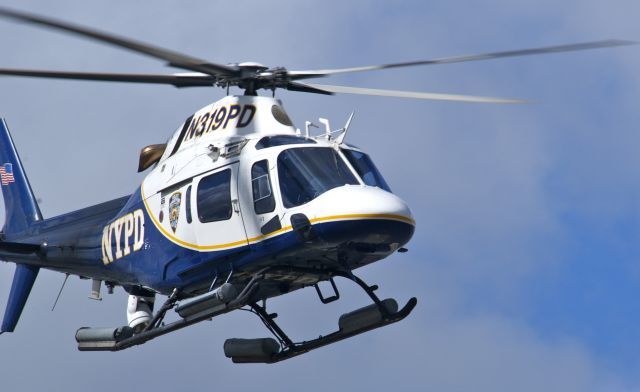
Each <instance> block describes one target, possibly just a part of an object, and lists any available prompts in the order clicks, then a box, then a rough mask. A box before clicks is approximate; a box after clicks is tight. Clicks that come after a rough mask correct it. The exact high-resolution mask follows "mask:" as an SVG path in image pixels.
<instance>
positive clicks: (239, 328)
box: [0, 0, 640, 391]
mask: <svg viewBox="0 0 640 392" xmlns="http://www.w3.org/2000/svg"><path fill="white" fill-rule="evenodd" d="M3 4H4V5H8V6H13V7H19V8H20V9H23V10H30V11H34V12H40V13H43V14H46V15H51V16H55V17H60V18H64V19H68V20H71V21H75V22H78V23H82V24H86V25H89V26H94V27H96V28H100V29H104V30H107V31H112V32H117V33H120V34H122V35H125V36H130V37H134V38H137V39H140V40H143V41H147V42H150V43H154V44H157V45H160V46H165V47H168V48H172V49H176V50H180V51H184V52H186V53H189V54H193V55H196V56H198V57H204V58H208V59H211V60H212V61H216V62H222V63H225V62H241V61H259V62H262V63H264V64H267V65H270V66H276V65H282V66H287V67H289V68H292V69H313V68H326V67H342V66H355V65H366V64H378V63H387V62H395V61H410V60H414V59H423V58H434V57H441V56H449V55H458V54H473V53H480V52H487V51H496V50H509V49H516V48H523V47H536V46H544V45H554V44H563V43H573V42H582V41H589V40H599V39H608V38H621V39H630V40H640V27H638V24H637V16H638V15H639V14H640V5H638V4H637V3H636V2H632V1H612V2H606V3H605V2H599V1H595V0H594V1H591V0H585V1H577V0H568V1H564V2H561V4H558V2H554V1H549V0H538V1H505V0H493V1H430V2H423V1H405V2H399V1H388V2H383V1H371V2H368V1H351V2H348V3H346V4H345V2H338V1H329V2H322V3H318V4H314V3H301V2H293V1H275V2H273V1H272V2H268V3H255V2H248V1H245V2H233V4H232V2H212V1H188V2H181V3H178V2H172V1H160V2H154V5H153V6H150V5H135V4H131V2H125V1H115V2H114V1H109V2H107V1H96V2H92V3H91V4H88V3H77V2H71V1H59V2H56V3H55V5H54V4H52V3H50V2H45V1H5V2H4V3H3ZM0 37H1V38H0V51H2V53H3V56H2V60H1V61H0V62H1V66H2V67H25V68H38V67H41V68H53V69H72V70H95V71H132V72H147V71H148V72H162V71H165V70H168V69H167V68H166V67H164V66H163V64H160V63H159V62H157V61H153V60H150V59H146V58H144V57H141V56H138V55H135V54H132V53H128V52H126V51H122V50H118V49H114V48H110V47H105V46H102V45H100V44H96V43H93V42H89V41H84V40H81V39H77V38H75V37H69V36H65V35H61V34H58V33H53V32H48V31H45V30H42V29H38V28H35V27H31V26H24V25H19V24H17V23H13V22H11V21H4V20H0ZM639 66H640V46H638V47H626V48H616V49H609V50H597V51H590V52H583V53H567V54H561V55H548V56H539V57H525V58H519V59H505V60H500V61H487V62H476V63H467V64H452V65H446V66H434V67H417V68H414V69H405V70H389V71H382V72H370V73H363V74H357V75H356V74H353V75H344V76H341V77H335V78H332V79H330V80H329V79H328V80H319V81H318V83H325V82H326V83H327V84H345V85H354V86H362V87H372V88H389V89H405V90H416V91H430V92H431V91H432V92H450V93H462V94H477V95H493V96H505V97H517V98H528V99H531V100H533V101H535V102H534V103H533V104H530V105H523V106H493V105H472V104H455V103H442V102H416V101H410V100H403V99H386V98H379V97H358V96H347V95H342V96H335V97H323V96H309V95H301V94H295V93H288V92H281V93H279V97H280V98H281V99H282V100H283V101H284V105H285V107H286V108H287V110H288V112H289V115H290V116H291V117H292V119H293V120H294V122H295V123H296V124H297V125H298V126H302V125H303V124H304V121H305V120H315V119H316V118H317V117H319V116H322V117H327V118H329V119H330V120H331V121H332V123H333V124H335V125H338V124H341V123H342V122H343V121H345V120H346V118H347V116H348V114H349V113H350V112H351V110H355V111H356V117H355V119H354V123H353V125H352V128H351V130H350V133H349V136H348V139H349V140H348V141H349V142H351V143H354V144H356V145H358V146H361V147H363V148H365V149H366V150H367V151H369V152H370V153H371V155H372V156H373V157H374V159H375V160H376V162H377V164H378V166H379V168H380V169H381V171H382V172H383V174H384V175H385V177H386V178H387V181H388V182H389V184H390V185H391V187H392V189H393V190H394V191H395V192H396V193H397V194H399V195H400V196H401V197H403V198H404V199H405V200H406V201H407V202H408V203H409V205H410V206H411V208H412V210H413V212H414V215H415V217H416V219H417V221H418V227H417V231H416V234H415V236H414V238H413V240H412V242H411V243H410V244H409V246H408V247H409V249H410V251H409V253H407V254H404V255H394V256H392V257H390V258H389V259H387V260H385V261H382V262H379V263H377V264H375V265H372V266H369V267H366V268H364V269H363V270H362V271H359V274H360V275H361V276H363V277H364V278H365V279H367V280H368V281H371V282H372V283H378V284H380V286H381V292H382V294H383V295H385V296H394V297H397V298H398V299H400V300H406V299H408V298H409V297H411V296H414V295H415V296H417V297H418V299H419V304H418V307H417V309H416V311H415V312H414V314H412V315H411V316H410V317H409V318H408V319H406V320H405V321H403V322H402V323H399V324H396V325H394V326H390V327H388V328H384V329H382V330H377V331H374V332H372V333H370V334H367V335H365V336H360V337H357V338H354V339H351V340H349V341H345V342H343V343H340V344H337V345H333V346H330V347H328V348H324V349H321V350H318V351H315V352H313V353H310V354H308V355H305V356H302V357H299V358H296V359H293V360H291V361H287V362H284V363H281V364H277V365H273V366H263V365H248V366H240V365H233V364H231V363H230V362H229V361H228V360H227V359H226V358H224V356H223V354H222V343H223V341H224V339H226V338H228V337H261V336H266V335H264V334H265V332H264V331H263V329H262V328H261V324H260V323H259V321H258V320H256V319H254V318H251V317H250V316H249V315H248V314H244V313H245V312H240V313H242V314H231V315H228V316H225V317H222V318H220V319H217V320H215V321H213V322H211V323H203V324H202V325H198V326H195V327H193V328H192V329H188V330H184V331H181V332H178V333H176V334H174V335H171V336H168V337H164V338H160V339H158V340H156V341H153V342H151V343H149V344H147V345H145V346H142V347H138V348H134V349H132V350H130V351H125V352H122V353H116V354H110V353H79V352H77V351H76V348H75V341H74V339H73V335H74V332H75V330H76V329H77V328H78V327H80V326H85V325H91V326H101V325H116V324H120V323H122V322H124V317H125V306H126V295H125V293H124V292H123V291H122V290H119V291H117V292H116V293H115V294H114V295H112V296H106V297H105V299H104V300H103V301H102V302H101V303H97V302H92V301H90V300H88V299H86V296H87V295H88V293H89V289H90V285H89V283H88V282H87V281H80V280H78V279H77V278H74V279H70V280H69V283H68V285H67V288H66V289H65V291H64V293H63V294H62V297H61V300H60V303H59V304H58V308H57V309H56V311H55V312H53V313H52V312H51V311H50V307H51V304H52V303H53V300H54V299H55V295H56V294H57V290H58V288H59V286H60V284H61V283H62V280H63V276H61V275H57V274H54V273H42V274H41V275H40V276H39V278H38V282H37V283H36V287H35V288H34V291H33V293H32V296H31V298H30V300H29V303H28V305H27V309H26V311H25V313H24V314H23V317H22V319H21V322H20V324H19V326H18V329H17V331H16V333H14V334H12V335H3V336H1V337H0V369H2V370H0V374H1V375H2V380H3V381H2V382H3V383H4V384H5V385H6V386H7V389H8V390H9V389H10V390H33V389H34V388H36V387H40V388H46V387H50V386H51V385H56V386H58V387H59V388H66V389H68V390H80V389H81V388H82V389H86V388H89V387H91V389H92V390H96V391H102V390H113V389H116V388H121V389H122V388H126V389H130V388H131V386H132V385H137V386H140V387H142V386H144V387H149V388H154V389H157V390H165V389H175V388H178V387H179V388H182V389H184V388H187V387H191V388H198V389H202V388H221V387H233V388H234V389H236V390H253V389H255V388H258V387H263V386H265V385H266V386H270V385H273V388H274V389H275V388H276V387H277V388H278V389H283V390H294V389H299V386H300V385H304V387H305V389H307V390H311V391H316V390H317V391H326V390H327V389H329V388H334V389H338V390H342V389H347V388H349V389H353V388H357V387H359V388H360V387H368V388H371V389H373V390H380V389H383V388H394V389H396V390H403V391H404V390H406V391H416V390H420V391H423V390H439V391H462V390H491V391H502V390H505V391H507V390H508V391H513V390H519V391H527V390H532V391H540V390H563V391H567V390H569V391H571V390H576V391H588V390H638V389H640V378H639V377H638V374H640V372H639V370H640V355H639V354H638V352H640V350H639V348H640V343H638V342H640V332H639V331H640V329H639V328H637V325H638V324H640V312H639V310H640V305H639V303H640V301H638V300H637V297H638V295H637V294H638V293H640V266H639V264H638V261H639V256H640V245H638V244H640V241H639V240H640V201H639V200H640V169H639V167H640V165H639V163H640V158H639V157H640V154H638V153H637V150H638V146H640V136H639V134H638V124H640V121H639V120H640V118H639V116H640V115H639V114H638V110H637V102H638V98H637V97H638V95H639V93H640V89H639V87H640V78H639V77H638V73H637V70H638V69H639ZM0 91H1V93H0V115H1V116H3V117H5V118H6V119H7V121H8V124H9V127H10V128H11V131H12V134H13V137H14V140H15V142H16V144H17V147H18V149H19V151H20V154H21V156H22V158H23V161H24V163H25V166H26V170H27V174H28V175H29V178H30V180H31V183H32V186H33V188H34V191H35V192H36V194H37V195H38V197H40V198H41V199H42V204H41V208H42V210H43V213H44V214H45V215H46V216H54V215H56V214H59V213H62V212H65V211H68V210H71V209H75V208H80V207H83V206H86V205H90V204H94V203H98V202H100V201H103V200H106V199H111V198H115V197H118V196H121V195H124V194H127V193H130V192H132V191H133V190H134V189H135V188H136V186H137V184H138V183H139V182H140V181H141V179H142V176H141V175H139V174H136V173H135V169H136V167H137V155H138V152H139V150H140V148H141V147H143V146H145V145H147V144H152V143H158V142H162V141H164V140H165V139H166V138H167V137H168V136H169V135H170V134H171V133H172V131H173V130H174V129H175V127H176V126H177V125H178V124H179V123H180V122H181V121H183V120H184V118H186V117H187V116H188V115H190V114H191V113H192V112H194V111H196V110H197V109H199V108H200V107H203V106H205V105H206V104H208V103H210V102H213V101H215V100H217V99H219V98H221V97H222V96H223V92H222V91H218V90H213V89H211V90H209V89H192V90H177V89H173V88H171V87H164V86H127V85H120V84H103V83H90V82H61V81H45V80H31V79H18V78H2V79H0ZM12 272H13V266H11V265H9V264H2V265H0V305H2V304H3V303H4V301H6V297H7V295H8V291H9V285H10V281H11V275H12ZM341 288H344V289H343V291H344V292H345V295H344V299H343V300H341V301H339V302H340V303H338V304H332V305H327V306H324V305H321V304H319V302H318V301H317V300H316V299H315V294H314V293H313V292H312V291H310V290H303V291H301V292H298V293H295V294H293V295H290V296H287V297H283V298H280V299H278V300H276V301H273V306H274V310H276V311H278V313H279V314H280V315H281V320H282V324H283V325H285V326H287V327H288V328H289V329H290V330H291V331H292V334H293V335H294V336H296V337H298V338H304V337H309V336H313V335H315V334H317V333H318V332H320V331H329V330H331V329H333V328H334V327H335V324H336V320H337V317H338V315H339V314H340V313H342V312H344V311H347V310H351V309H354V308H356V307H359V306H362V305H363V303H364V298H363V297H362V295H361V294H360V293H358V292H357V291H355V290H352V289H350V288H348V286H346V285H341ZM34 374H40V376H39V377H35V376H34Z"/></svg>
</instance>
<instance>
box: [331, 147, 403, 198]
mask: <svg viewBox="0 0 640 392" xmlns="http://www.w3.org/2000/svg"><path fill="white" fill-rule="evenodd" d="M341 150H342V153H343V154H344V155H345V156H346V157H347V159H348V160H349V163H351V166H353V168H354V169H356V172H358V174H359V175H360V177H362V181H363V182H364V183H365V184H367V185H370V186H377V187H378V188H382V189H384V190H385V191H387V192H391V188H389V185H387V182H386V181H385V180H384V177H382V174H380V172H379V171H378V169H377V168H376V166H375V165H374V164H373V161H372V160H371V158H370V157H369V155H367V154H365V153H363V152H360V151H356V150H348V149H346V148H343V149H341Z"/></svg>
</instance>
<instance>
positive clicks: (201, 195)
mask: <svg viewBox="0 0 640 392" xmlns="http://www.w3.org/2000/svg"><path fill="white" fill-rule="evenodd" d="M197 203H198V218H199V219H200V222H202V223H206V222H216V221H221V220H227V219H229V218H231V214H232V213H233V208H232V207H231V170H230V169H227V170H225V171H221V172H219V173H215V174H212V175H210V176H207V177H204V178H203V179H201V180H200V183H199V184H198V194H197Z"/></svg>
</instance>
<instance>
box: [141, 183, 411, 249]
mask: <svg viewBox="0 0 640 392" xmlns="http://www.w3.org/2000/svg"><path fill="white" fill-rule="evenodd" d="M140 193H141V196H142V200H143V202H144V207H145V209H146V210H147V214H148V215H149V216H150V217H151V220H152V221H153V223H154V225H155V226H156V228H157V229H158V230H160V232H161V233H162V234H164V235H165V237H167V238H169V239H170V240H171V241H173V242H175V243H177V244H179V245H182V246H184V247H186V248H190V249H193V250H216V249H226V248H233V247H236V246H239V245H244V244H249V243H255V242H258V241H260V240H263V239H266V238H269V237H274V236H276V235H278V234H282V233H286V232H288V231H290V230H292V229H293V228H292V227H291V226H286V227H283V228H281V229H279V230H276V231H273V232H271V233H269V234H264V235H259V236H256V237H253V238H249V239H247V240H241V241H236V242H230V243H227V244H218V245H197V244H192V243H189V242H186V241H183V240H181V239H178V238H176V237H175V236H173V235H172V234H171V233H169V232H168V231H166V230H165V229H164V228H163V227H162V225H161V224H160V222H158V221H157V220H156V217H155V216H154V215H153V213H152V212H151V208H150V207H149V204H148V203H147V198H146V197H145V195H144V190H143V185H141V186H140ZM348 219H387V220H396V221H401V222H404V223H408V224H410V225H414V226H415V224H416V222H415V221H414V220H413V219H411V218H409V217H406V216H403V215H393V214H346V215H331V216H323V217H320V218H313V219H310V220H309V222H310V223H316V222H326V221H336V220H348Z"/></svg>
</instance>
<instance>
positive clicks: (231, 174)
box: [191, 163, 247, 252]
mask: <svg viewBox="0 0 640 392" xmlns="http://www.w3.org/2000/svg"><path fill="white" fill-rule="evenodd" d="M238 167H239V164H238V163H234V164H231V165H228V166H224V167H222V168H220V169H216V170H215V171H213V172H207V173H206V174H203V175H201V176H198V177H196V178H195V181H194V184H195V186H194V191H192V192H191V198H192V200H191V205H192V209H193V210H192V211H193V225H194V230H195V233H196V238H197V241H198V249H199V250H200V251H202V252H208V251H224V250H230V249H234V248H239V247H242V246H244V245H247V235H246V233H245V229H244V224H243V222H242V214H241V210H240V203H239V202H238Z"/></svg>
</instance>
